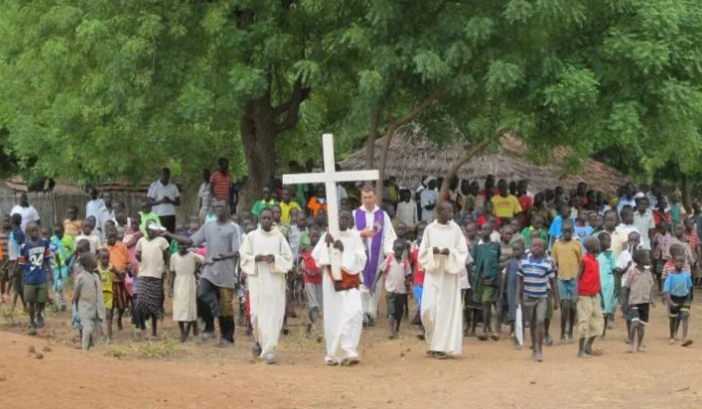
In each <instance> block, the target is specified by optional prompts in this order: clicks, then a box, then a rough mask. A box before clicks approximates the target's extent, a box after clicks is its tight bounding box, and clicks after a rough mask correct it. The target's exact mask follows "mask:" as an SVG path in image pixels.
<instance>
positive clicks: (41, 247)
mask: <svg viewBox="0 0 702 409" xmlns="http://www.w3.org/2000/svg"><path fill="white" fill-rule="evenodd" d="M26 232H27V242H26V243H25V245H24V247H23V248H22V251H21V256H20V261H19V263H20V265H22V266H23V270H24V300H25V301H26V302H27V309H28V310H29V335H36V334H37V328H43V327H44V316H43V315H42V313H43V312H44V306H45V305H46V303H47V302H48V300H49V294H48V292H47V288H46V282H47V272H48V271H51V252H50V250H49V242H48V241H47V240H44V239H42V238H41V237H40V236H39V225H38V224H36V223H35V222H30V223H29V224H27V229H26Z"/></svg>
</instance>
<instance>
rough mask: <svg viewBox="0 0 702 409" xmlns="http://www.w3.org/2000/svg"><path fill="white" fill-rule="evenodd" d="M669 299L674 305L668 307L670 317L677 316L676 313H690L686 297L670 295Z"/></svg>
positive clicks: (685, 314) (684, 314) (686, 314)
mask: <svg viewBox="0 0 702 409" xmlns="http://www.w3.org/2000/svg"><path fill="white" fill-rule="evenodd" d="M670 301H672V302H673V304H675V307H670V318H678V315H682V316H689V315H690V301H689V300H688V297H675V296H670Z"/></svg>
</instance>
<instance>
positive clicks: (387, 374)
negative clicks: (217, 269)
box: [0, 306, 702, 409]
mask: <svg viewBox="0 0 702 409" xmlns="http://www.w3.org/2000/svg"><path fill="white" fill-rule="evenodd" d="M0 312H2V313H3V316H4V320H2V321H0V408H2V409H5V408H7V409H14V408H43V407H48V408H69V407H70V408H91V407H109V408H111V409H117V408H181V407H182V408H203V407H221V408H266V409H268V408H340V407H343V408H427V407H440V408H442V409H448V408H465V407H471V406H472V407H482V408H543V409H547V408H663V407H675V408H677V409H681V408H700V407H702V381H700V379H702V355H700V353H699V349H700V348H702V318H701V317H700V316H696V317H694V320H693V323H692V331H691V338H692V339H693V340H695V342H696V343H695V345H693V346H692V347H690V348H687V349H685V348H681V347H680V346H679V345H676V346H669V345H668V344H667V342H666V341H667V322H666V319H665V317H664V312H663V310H662V309H661V308H660V306H659V307H658V308H656V309H653V310H652V317H653V318H652V323H651V325H650V326H649V333H648V337H647V345H648V351H647V352H646V353H640V354H633V355H629V354H626V352H625V351H626V345H625V344H624V342H623V338H624V332H625V328H624V322H623V321H621V320H620V321H618V322H617V329H615V330H614V331H611V332H609V333H608V339H607V340H606V341H603V342H598V344H597V346H598V347H599V348H601V349H602V350H603V352H604V355H603V356H601V357H596V358H592V359H590V360H588V361H583V360H578V359H577V358H576V348H577V347H576V346H575V345H568V346H554V347H551V348H546V349H545V362H543V363H541V364H538V363H535V362H532V361H531V360H530V359H529V350H528V348H525V349H524V350H523V351H515V350H514V349H513V348H512V346H511V342H510V341H507V340H502V341H499V342H493V341H489V342H480V341H478V340H476V339H475V338H468V339H466V340H465V343H464V353H463V356H462V357H461V358H460V359H455V360H447V361H436V360H433V359H430V358H427V357H426V356H425V349H426V346H425V344H424V343H423V342H420V341H418V340H417V339H416V338H415V337H414V334H415V328H414V327H410V326H409V325H406V324H405V323H403V325H404V326H403V328H402V337H401V339H399V340H395V341H391V340H388V339H387V336H386V335H387V334H386V333H385V326H384V325H383V324H385V322H382V321H381V322H380V323H379V324H380V325H379V326H378V327H377V328H372V329H370V330H367V331H365V332H364V334H363V338H362V342H361V344H362V345H361V358H362V363H361V365H359V366H357V367H353V368H341V367H332V368H330V367H326V366H324V365H323V359H322V358H323V346H322V344H319V343H317V342H315V341H311V340H308V339H306V338H305V337H304V336H303V328H304V327H303V326H302V320H301V319H295V320H292V321H291V324H292V325H291V330H292V332H291V334H290V335H288V336H284V337H281V346H280V350H279V358H280V365H277V366H273V367H270V366H266V365H264V364H262V363H260V362H258V361H256V360H253V359H252V358H251V355H250V352H249V349H250V343H251V340H250V339H249V338H248V337H247V336H246V335H245V333H244V332H243V330H242V329H239V328H237V345H236V347H234V348H233V349H226V350H224V349H220V348H218V347H216V346H215V345H214V343H210V344H201V343H199V342H195V341H193V340H191V341H189V342H187V343H185V344H180V343H179V342H178V341H176V340H175V337H176V335H177V327H176V326H175V325H174V323H173V322H171V321H170V320H169V319H166V321H165V323H164V325H163V329H162V331H161V339H160V340H159V341H157V342H147V341H144V342H135V341H134V333H133V330H132V328H131V326H127V327H125V330H124V331H123V332H120V333H118V334H117V335H116V338H115V342H114V343H112V344H110V345H107V344H105V343H100V344H99V345H98V346H97V347H96V348H95V349H93V350H91V351H90V352H89V353H82V352H81V351H77V350H74V349H73V348H72V347H71V346H72V343H73V342H74V338H75V334H74V333H73V332H72V331H71V329H70V326H69V315H68V313H49V314H48V320H47V322H48V325H47V327H46V328H45V329H43V330H42V331H41V332H40V334H39V336H36V337H29V336H26V335H25V333H26V323H27V317H26V315H24V314H16V315H15V316H11V315H10V314H9V313H8V312H7V310H6V309H5V308H4V307H3V306H0ZM298 312H302V311H300V309H298ZM694 312H695V311H694V309H693V314H694ZM552 329H553V330H555V331H554V333H556V332H557V331H558V329H557V325H554V326H553V328H552ZM30 346H33V347H34V349H35V350H36V351H37V352H41V353H42V354H43V359H37V358H36V354H32V353H30V352H28V351H29V348H30ZM46 346H48V347H49V348H50V351H43V349H44V348H45V347H46Z"/></svg>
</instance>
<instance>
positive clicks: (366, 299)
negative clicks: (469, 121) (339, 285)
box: [353, 206, 397, 319]
mask: <svg viewBox="0 0 702 409" xmlns="http://www.w3.org/2000/svg"><path fill="white" fill-rule="evenodd" d="M378 209H380V208H379V207H378V206H375V208H373V210H372V211H370V212H369V211H367V210H366V208H365V207H363V206H361V207H359V208H358V209H356V210H355V211H354V212H353V217H354V221H355V220H356V212H363V213H364V214H365V217H366V226H367V227H368V226H374V220H373V219H374V217H375V212H376V211H378ZM354 230H356V231H359V230H358V228H357V227H354ZM376 234H382V235H383V236H382V243H381V244H380V255H379V257H378V265H377V266H375V271H376V275H377V274H378V270H379V269H380V265H381V264H382V263H383V261H384V260H385V259H386V258H387V256H388V255H390V254H392V245H393V244H394V243H395V239H397V235H396V234H395V229H393V227H392V221H391V220H390V217H389V216H388V214H387V213H385V212H384V211H383V231H382V232H379V233H376ZM361 240H362V241H363V243H364V245H365V246H367V249H368V253H366V254H367V255H368V261H367V262H368V263H370V260H371V254H370V249H371V248H372V243H373V238H372V237H371V238H367V239H364V238H363V237H361ZM371 285H373V283H363V284H361V301H362V302H363V313H364V314H368V315H369V316H370V317H371V318H372V319H376V318H377V316H378V302H379V301H380V295H381V294H382V292H383V280H377V282H376V285H375V288H374V290H373V293H371V292H370V291H368V287H369V286H371Z"/></svg>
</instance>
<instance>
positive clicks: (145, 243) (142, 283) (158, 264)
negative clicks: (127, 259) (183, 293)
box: [134, 221, 169, 339]
mask: <svg viewBox="0 0 702 409" xmlns="http://www.w3.org/2000/svg"><path fill="white" fill-rule="evenodd" d="M146 230H147V232H148V236H146V237H142V238H141V239H139V242H138V243H137V249H136V250H137V254H136V257H137V260H139V262H140V263H141V264H140V266H139V281H138V286H139V287H138V290H137V291H138V294H139V296H138V297H137V301H136V303H135V305H134V308H136V310H137V312H138V319H139V323H138V327H139V334H140V336H141V335H143V333H144V331H145V330H146V320H147V319H149V318H151V338H152V339H156V338H157V337H158V332H157V323H158V314H159V313H160V312H161V305H162V301H163V272H164V268H165V266H166V261H167V260H168V256H169V254H168V247H169V245H168V241H166V239H164V238H163V237H161V234H162V233H163V231H165V229H164V228H163V227H161V226H159V225H158V224H156V223H155V222H153V221H149V222H148V223H147V225H146Z"/></svg>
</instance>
